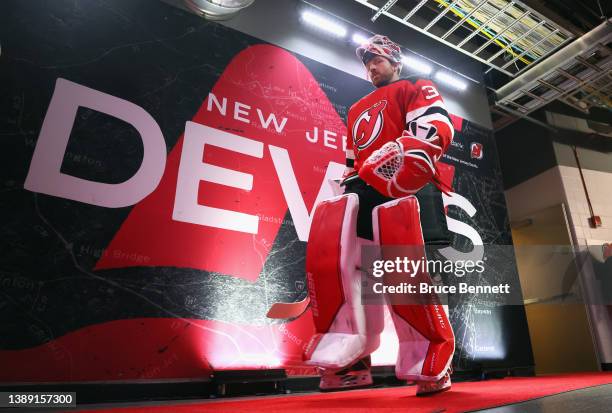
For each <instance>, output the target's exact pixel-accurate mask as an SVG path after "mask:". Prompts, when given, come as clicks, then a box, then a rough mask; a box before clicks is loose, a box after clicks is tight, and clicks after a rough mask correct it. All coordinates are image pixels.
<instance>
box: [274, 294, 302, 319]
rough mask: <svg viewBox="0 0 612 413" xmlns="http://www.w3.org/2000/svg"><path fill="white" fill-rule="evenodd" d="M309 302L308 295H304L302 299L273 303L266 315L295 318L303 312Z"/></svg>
mask: <svg viewBox="0 0 612 413" xmlns="http://www.w3.org/2000/svg"><path fill="white" fill-rule="evenodd" d="M309 304H310V297H309V296H306V298H304V299H303V300H302V301H296V302H293V303H274V304H272V307H270V309H269V310H268V314H266V317H268V318H296V317H299V316H301V315H302V314H304V312H305V311H306V309H308V305H309Z"/></svg>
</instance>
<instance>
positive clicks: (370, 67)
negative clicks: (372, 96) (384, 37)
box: [366, 56, 399, 87]
mask: <svg viewBox="0 0 612 413" xmlns="http://www.w3.org/2000/svg"><path fill="white" fill-rule="evenodd" d="M366 70H367V71H368V76H369V77H370V80H371V81H372V84H373V85H374V86H376V87H378V86H382V85H384V84H387V83H389V82H391V81H393V80H396V79H397V78H399V76H398V75H397V73H396V69H395V66H393V64H392V63H391V61H389V60H388V59H386V58H384V57H382V56H374V57H373V58H372V59H370V60H369V61H368V63H366Z"/></svg>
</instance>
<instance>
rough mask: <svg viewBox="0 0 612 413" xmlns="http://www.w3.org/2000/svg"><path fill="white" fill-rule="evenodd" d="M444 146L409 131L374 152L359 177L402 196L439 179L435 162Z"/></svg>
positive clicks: (378, 188) (383, 191)
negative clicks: (417, 136)
mask: <svg viewBox="0 0 612 413" xmlns="http://www.w3.org/2000/svg"><path fill="white" fill-rule="evenodd" d="M441 156H442V148H441V147H440V146H438V145H435V144H433V143H431V141H427V140H424V139H420V138H416V137H414V136H412V135H411V134H410V132H408V131H404V132H403V134H402V136H401V137H399V138H398V139H396V140H395V141H391V142H387V143H386V144H384V145H383V146H382V147H381V148H380V149H378V150H376V151H374V152H373V153H372V154H371V155H370V156H369V157H368V159H366V160H365V162H364V163H363V165H362V166H361V168H360V169H359V176H360V177H361V179H363V180H364V181H365V182H366V183H367V184H369V185H370V186H372V187H374V188H375V189H376V190H377V191H378V192H380V193H381V194H383V195H385V196H388V197H391V198H401V197H404V196H408V195H412V194H415V193H416V192H418V191H419V190H420V189H421V188H422V187H423V186H425V185H426V184H427V183H428V182H432V181H433V182H434V183H436V182H437V179H436V177H437V169H436V162H437V161H438V159H439V158H440V157H441Z"/></svg>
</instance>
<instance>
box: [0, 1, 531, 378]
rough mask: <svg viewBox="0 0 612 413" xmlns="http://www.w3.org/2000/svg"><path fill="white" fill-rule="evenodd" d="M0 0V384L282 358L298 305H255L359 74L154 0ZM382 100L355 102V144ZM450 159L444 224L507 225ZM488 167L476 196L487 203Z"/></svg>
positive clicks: (307, 323)
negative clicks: (277, 308)
mask: <svg viewBox="0 0 612 413" xmlns="http://www.w3.org/2000/svg"><path fill="white" fill-rule="evenodd" d="M4 7H6V8H9V9H10V10H12V13H11V14H10V16H9V15H8V14H5V15H2V16H0V35H2V39H6V40H3V45H2V60H1V61H0V76H2V78H3V79H5V80H6V79H10V81H5V82H3V83H4V84H5V85H6V87H5V89H4V90H3V92H4V93H3V96H4V97H5V99H3V100H2V103H1V104H2V113H3V114H6V115H7V116H5V117H3V118H2V120H0V133H2V134H3V136H4V137H5V139H4V140H3V145H4V147H3V150H2V151H0V153H1V154H2V155H1V156H2V157H3V159H2V162H3V165H4V167H3V173H4V180H3V184H4V185H5V189H4V194H5V196H4V197H3V200H2V203H1V204H0V207H1V208H2V212H3V217H4V219H5V222H4V223H3V226H2V228H3V229H2V231H3V234H2V235H3V237H1V241H0V242H2V251H3V257H2V263H1V265H2V267H1V268H0V271H1V272H0V285H1V286H2V289H3V292H4V294H3V295H2V297H0V315H1V317H2V320H3V322H2V323H0V365H2V366H3V367H4V368H3V369H0V382H20V381H24V382H26V381H27V382H39V381H40V382H42V381H87V380H129V379H142V378H145V379H146V378H157V379H158V378H197V377H203V376H207V375H208V374H209V372H210V371H211V370H212V369H243V368H271V367H279V366H283V367H286V368H288V369H289V371H290V372H291V371H297V370H295V369H301V368H302V367H303V365H302V361H301V354H302V351H303V348H304V346H305V345H306V343H307V342H308V339H309V338H310V335H311V333H312V329H313V327H312V320H311V318H310V317H309V315H308V314H306V315H305V316H304V317H301V318H299V319H297V320H287V321H283V322H279V321H271V320H269V319H267V318H266V317H265V314H266V312H267V310H268V308H269V306H270V305H271V304H272V303H273V302H276V301H297V300H300V299H301V298H303V297H304V296H305V295H306V285H305V275H304V256H305V246H306V242H307V238H308V231H309V225H310V219H311V214H312V210H313V205H314V204H315V203H316V202H317V200H320V199H323V198H325V197H328V196H330V195H331V187H330V184H329V182H330V180H332V179H336V178H338V177H339V176H340V175H341V174H342V171H343V168H344V166H343V164H344V148H345V147H346V139H347V131H346V126H345V123H344V117H345V116H346V111H347V108H348V107H350V105H351V104H353V103H354V102H355V101H356V100H357V99H358V98H360V97H361V96H364V95H365V94H367V93H369V91H371V88H372V86H371V85H370V84H368V83H367V82H365V81H363V80H361V79H358V78H355V77H352V76H349V75H346V74H345V73H342V72H340V71H337V70H335V69H333V68H330V67H328V66H325V65H323V64H320V63H318V62H315V61H312V60H310V59H308V58H305V57H302V56H299V55H296V54H293V53H290V52H288V51H286V50H284V49H282V48H279V47H277V46H274V45H270V44H266V43H264V42H262V41H260V40H258V39H255V38H252V37H249V36H246V35H244V34H242V33H240V32H237V31H234V30H231V29H228V28H224V27H223V26H219V25H217V24H216V23H211V22H206V21H203V20H201V19H200V18H198V17H196V16H193V15H190V14H188V13H185V12H182V11H179V10H177V9H174V8H172V7H170V6H168V5H165V4H163V3H161V2H154V3H151V2H145V1H144V0H135V1H130V2H124V1H120V0H108V1H106V2H105V3H104V4H101V3H97V2H79V7H77V5H76V4H75V3H74V2H71V1H64V0H57V1H54V2H51V3H46V4H45V7H44V8H41V7H38V5H37V4H36V3H35V2H21V1H17V0H9V1H8V2H6V4H4ZM144 7H146V9H147V13H146V15H145V14H143V13H141V12H140V11H141V10H142V8H144ZM84 12H85V14H86V15H89V16H96V24H89V23H91V22H89V23H88V22H87V21H86V20H87V19H84V18H83V13H84ZM50 14H53V15H54V16H57V19H48V18H47V16H48V15H50ZM122 16H130V19H132V22H133V23H132V24H129V25H127V24H125V22H124V20H123V17H122ZM66 21H71V22H73V23H74V24H71V25H65V24H63V23H62V22H66ZM142 27H146V28H147V30H146V31H144V30H143V29H142ZM57 33H61V36H58V35H57ZM384 107H385V102H381V104H380V106H376V107H373V108H371V110H370V111H369V113H367V114H366V113H364V114H363V117H364V118H363V121H362V122H361V123H360V124H359V126H358V128H359V130H358V132H359V133H358V134H356V135H355V136H359V137H360V138H359V139H360V143H359V144H360V145H366V144H369V143H371V141H372V140H373V139H375V138H376V134H377V130H378V128H380V127H381V126H382V125H378V126H377V122H376V120H377V119H378V116H377V113H378V112H377V111H381V110H384ZM457 124H458V125H460V124H461V122H458V123H457ZM465 124H468V125H469V123H466V122H463V125H464V126H465ZM457 129H458V130H457V135H456V136H457V138H456V139H468V138H467V137H461V130H460V129H461V128H457ZM480 129H481V130H482V128H480ZM487 133H488V132H487ZM455 155H456V156H460V155H458V154H455ZM451 162H452V161H451ZM461 168H462V166H461V165H459V164H458V165H457V169H458V171H459V172H458V174H457V177H456V179H455V180H456V190H457V194H455V195H454V196H453V198H452V199H448V204H449V206H450V208H449V220H452V219H455V220H458V219H459V216H460V213H459V212H457V211H454V212H453V211H452V210H453V209H457V210H458V209H463V210H465V211H468V215H469V216H470V220H469V221H468V222H467V223H463V224H464V226H463V227H461V226H455V228H466V227H467V228H469V229H470V230H465V231H464V230H462V229H458V230H457V231H458V232H457V240H458V242H459V243H463V244H465V243H468V244H471V243H472V244H473V243H478V242H484V243H486V242H488V238H487V236H488V235H487V234H493V233H495V234H496V237H497V239H499V235H498V234H500V233H503V234H506V235H505V237H506V240H507V242H509V235H507V223H506V220H507V216H506V213H505V210H504V209H503V208H502V209H499V208H498V209H496V210H495V211H487V213H486V214H483V215H484V216H486V217H487V218H486V219H483V218H481V216H480V215H479V214H478V213H476V212H475V211H476V210H477V208H481V207H483V206H480V205H478V206H477V207H474V206H473V205H472V204H471V203H470V199H480V198H477V197H475V196H474V197H473V196H472V195H473V194H472V193H471V191H472V190H473V189H474V188H481V187H482V185H475V184H473V180H472V178H471V175H470V174H469V171H466V170H461ZM481 172H482V171H481ZM485 172H486V171H485ZM483 173H484V172H483ZM485 175H486V174H485ZM489 175H490V176H489V177H486V176H485V177H484V178H482V179H488V180H489V182H490V185H487V187H488V188H491V193H488V194H486V196H487V197H488V198H490V199H495V202H489V203H487V204H488V205H489V204H490V205H503V193H502V191H501V184H500V183H499V180H498V178H497V176H496V175H495V174H494V173H492V171H489ZM459 192H460V193H461V194H462V195H459ZM484 207H486V206H484ZM453 214H454V215H453ZM453 216H454V218H453ZM491 219H493V221H491ZM457 222H458V221H457ZM451 226H452V225H451ZM462 231H463V235H462V234H461V232H462ZM479 234H481V235H479ZM481 237H482V238H481ZM463 246H465V245H463ZM456 311H457V313H456V316H455V317H454V318H453V317H451V320H455V321H454V322H456V323H457V325H458V326H459V325H460V324H461V323H462V321H461V320H462V317H461V314H460V312H462V311H464V310H463V309H458V310H456ZM523 321H524V320H523ZM523 321H521V320H519V323H522V322H523ZM498 327H499V326H498ZM468 328H472V327H468ZM474 328H477V327H474ZM517 328H518V329H517V330H516V332H515V337H516V336H521V335H522V334H523V333H524V331H523V330H522V328H523V325H522V324H521V325H519V327H517ZM470 331H471V332H470V333H469V334H472V336H470V337H474V336H475V335H477V334H478V332H477V331H475V330H474V331H472V330H470ZM469 334H468V336H469ZM507 334H509V333H507ZM383 340H384V339H383ZM470 340H471V341H466V342H465V343H461V342H459V343H458V347H459V348H461V346H464V351H459V352H458V353H457V354H458V355H457V357H458V361H459V362H461V363H463V364H464V365H466V366H468V365H469V363H471V362H475V361H477V360H478V357H479V356H478V354H477V353H474V351H472V350H471V349H472V348H475V347H474V346H476V345H477V344H474V342H473V340H472V339H470ZM383 353H384V354H386V355H387V356H388V354H392V352H389V351H388V348H383V350H382V351H381V352H379V354H383ZM379 357H382V356H379ZM387 358H389V357H387ZM383 362H391V363H392V362H393V361H392V360H390V361H388V360H386V359H384V358H379V364H380V363H383ZM513 362H514V361H513ZM291 369H294V370H291Z"/></svg>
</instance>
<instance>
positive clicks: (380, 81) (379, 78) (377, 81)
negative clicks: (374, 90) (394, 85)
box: [370, 70, 395, 87]
mask: <svg viewBox="0 0 612 413" xmlns="http://www.w3.org/2000/svg"><path fill="white" fill-rule="evenodd" d="M394 74H395V70H393V71H390V72H387V73H376V75H375V76H371V78H370V80H371V81H372V84H373V85H374V86H376V87H383V86H387V85H388V84H389V82H391V79H393V75H394Z"/></svg>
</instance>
